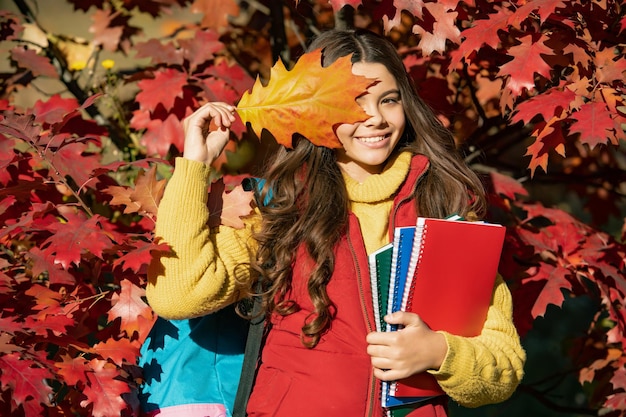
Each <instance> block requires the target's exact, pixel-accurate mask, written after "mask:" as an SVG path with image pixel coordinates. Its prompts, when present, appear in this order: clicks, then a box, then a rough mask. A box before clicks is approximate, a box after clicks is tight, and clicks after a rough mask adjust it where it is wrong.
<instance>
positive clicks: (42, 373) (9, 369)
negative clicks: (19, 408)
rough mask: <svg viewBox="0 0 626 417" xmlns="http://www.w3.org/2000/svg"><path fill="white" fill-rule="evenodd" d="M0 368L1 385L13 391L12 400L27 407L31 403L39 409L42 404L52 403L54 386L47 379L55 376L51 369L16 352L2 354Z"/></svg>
mask: <svg viewBox="0 0 626 417" xmlns="http://www.w3.org/2000/svg"><path fill="white" fill-rule="evenodd" d="M0 369H2V372H1V373H0V386H2V389H3V390H5V389H6V388H7V387H8V388H9V389H10V390H11V391H12V393H11V400H12V401H14V402H15V404H17V405H24V407H25V408H26V407H27V403H30V406H33V407H35V406H36V408H37V409H39V410H42V409H43V407H41V404H45V405H48V406H49V405H50V394H52V388H50V386H49V385H48V384H47V383H46V379H49V378H50V379H51V378H53V375H52V372H50V370H49V369H47V368H41V367H39V366H38V364H37V363H35V362H34V361H32V360H29V359H20V357H19V356H18V355H17V354H16V353H9V354H7V355H2V356H0Z"/></svg>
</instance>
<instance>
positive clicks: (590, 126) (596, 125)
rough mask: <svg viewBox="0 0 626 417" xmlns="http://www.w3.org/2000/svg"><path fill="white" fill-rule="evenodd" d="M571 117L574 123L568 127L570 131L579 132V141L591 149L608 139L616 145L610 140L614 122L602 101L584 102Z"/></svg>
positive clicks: (612, 136) (615, 143)
mask: <svg viewBox="0 0 626 417" xmlns="http://www.w3.org/2000/svg"><path fill="white" fill-rule="evenodd" d="M571 118H572V119H574V123H572V126H571V127H570V129H569V130H570V133H579V134H580V141H581V142H582V143H584V144H587V145H589V147H590V148H591V149H593V148H595V147H596V145H600V144H604V143H607V142H608V141H611V142H613V144H614V145H617V142H616V141H613V140H612V138H614V137H615V135H612V134H611V131H612V130H613V129H614V128H615V122H614V121H613V119H612V118H611V112H610V111H609V109H608V108H607V106H606V104H605V103H604V102H589V103H585V104H583V105H582V106H581V107H580V110H578V111H577V112H575V113H573V114H572V115H571Z"/></svg>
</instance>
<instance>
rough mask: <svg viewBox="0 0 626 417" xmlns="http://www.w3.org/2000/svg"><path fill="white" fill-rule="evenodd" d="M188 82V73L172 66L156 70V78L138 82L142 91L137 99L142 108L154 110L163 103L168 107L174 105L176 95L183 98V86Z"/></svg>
mask: <svg viewBox="0 0 626 417" xmlns="http://www.w3.org/2000/svg"><path fill="white" fill-rule="evenodd" d="M186 84H187V75H186V74H185V73H183V72H180V71H177V70H175V69H172V68H164V69H160V70H157V71H155V72H154V78H152V79H150V78H149V79H145V80H141V81H139V82H138V83H137V85H138V86H139V88H140V89H141V91H140V92H139V93H138V94H137V96H136V100H137V102H138V103H139V105H140V107H141V108H142V109H147V110H150V111H152V112H153V111H154V110H155V109H156V107H157V106H158V105H159V104H161V105H163V107H165V108H166V109H171V108H172V107H173V106H174V100H175V99H176V97H179V98H183V87H184V86H185V85H186Z"/></svg>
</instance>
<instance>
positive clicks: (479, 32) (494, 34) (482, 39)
mask: <svg viewBox="0 0 626 417" xmlns="http://www.w3.org/2000/svg"><path fill="white" fill-rule="evenodd" d="M496 10H498V11H497V13H495V14H489V17H488V18H487V19H480V20H476V21H475V22H474V26H472V27H471V28H469V29H466V30H464V31H463V32H462V33H461V37H462V38H464V40H463V42H461V45H460V46H459V49H457V50H456V51H453V52H452V53H451V57H452V59H451V62H450V67H451V68H456V66H457V65H458V63H459V62H460V61H461V60H462V59H463V58H465V59H467V58H469V57H470V55H471V54H472V53H473V52H476V51H478V50H479V49H480V48H482V46H483V45H488V46H490V47H491V48H493V49H497V47H498V44H499V43H500V36H499V32H500V31H501V30H504V29H506V28H507V27H508V25H509V18H510V17H511V11H509V10H508V9H506V8H498V7H496Z"/></svg>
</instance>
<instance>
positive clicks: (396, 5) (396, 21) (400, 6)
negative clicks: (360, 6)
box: [331, 0, 424, 34]
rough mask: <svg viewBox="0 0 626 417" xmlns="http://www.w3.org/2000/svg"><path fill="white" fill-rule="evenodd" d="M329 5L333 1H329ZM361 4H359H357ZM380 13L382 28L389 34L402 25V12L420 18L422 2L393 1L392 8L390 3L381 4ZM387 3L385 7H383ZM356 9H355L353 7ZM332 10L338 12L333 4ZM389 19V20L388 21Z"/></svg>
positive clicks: (415, 0)
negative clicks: (381, 9)
mask: <svg viewBox="0 0 626 417" xmlns="http://www.w3.org/2000/svg"><path fill="white" fill-rule="evenodd" d="M331 3H333V1H332V0H331ZM337 3H339V4H341V3H343V2H342V1H337ZM359 3H361V2H359ZM382 3H383V4H382V8H383V9H384V10H383V11H382V13H383V17H382V19H383V27H384V29H385V33H386V34H388V33H389V32H391V29H393V28H395V27H396V26H399V25H400V24H401V23H402V11H403V10H406V11H407V12H409V13H410V14H412V15H413V16H415V17H417V18H418V19H421V18H422V9H423V8H424V1H423V0H394V1H393V6H392V7H389V5H390V4H391V3H392V2H382ZM385 3H387V5H385ZM355 8H356V7H355ZM333 9H334V10H335V11H337V10H339V9H338V8H337V7H336V6H335V4H334V3H333ZM391 13H393V17H391ZM390 17H391V19H389V18H390Z"/></svg>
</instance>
